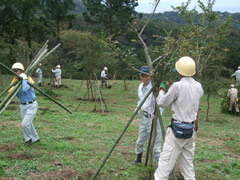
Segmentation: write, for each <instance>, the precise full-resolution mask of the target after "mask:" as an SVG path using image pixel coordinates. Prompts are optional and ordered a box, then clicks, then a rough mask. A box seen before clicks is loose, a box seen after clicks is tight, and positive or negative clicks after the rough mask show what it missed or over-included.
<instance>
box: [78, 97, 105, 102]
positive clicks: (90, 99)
mask: <svg viewBox="0 0 240 180" xmlns="http://www.w3.org/2000/svg"><path fill="white" fill-rule="evenodd" d="M75 100H81V101H95V99H94V98H89V99H88V98H75ZM97 101H99V102H100V101H101V100H100V98H97ZM103 101H105V99H103Z"/></svg>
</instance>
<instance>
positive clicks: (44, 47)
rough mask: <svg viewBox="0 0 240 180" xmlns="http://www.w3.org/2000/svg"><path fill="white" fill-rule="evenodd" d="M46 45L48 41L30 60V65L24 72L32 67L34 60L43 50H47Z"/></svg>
mask: <svg viewBox="0 0 240 180" xmlns="http://www.w3.org/2000/svg"><path fill="white" fill-rule="evenodd" d="M47 43H48V40H47V41H46V42H45V44H44V45H43V47H42V48H41V49H40V50H39V51H38V53H37V55H36V56H35V57H34V59H33V60H32V62H31V63H30V65H29V66H28V68H27V69H26V70H28V69H29V68H30V67H31V66H32V65H33V63H34V62H35V61H36V59H37V58H38V57H39V55H40V54H41V53H42V52H43V50H44V49H46V48H47Z"/></svg>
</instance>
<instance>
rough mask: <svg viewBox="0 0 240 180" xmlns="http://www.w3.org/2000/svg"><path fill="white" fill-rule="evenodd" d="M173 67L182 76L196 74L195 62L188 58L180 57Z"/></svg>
mask: <svg viewBox="0 0 240 180" xmlns="http://www.w3.org/2000/svg"><path fill="white" fill-rule="evenodd" d="M175 67H176V69H177V72H178V73H179V74H181V75H183V76H193V75H194V74H195V73H196V64H195V61H194V60H193V59H192V58H190V57H188V56H183V57H181V58H180V59H179V60H178V61H177V62H176V63H175Z"/></svg>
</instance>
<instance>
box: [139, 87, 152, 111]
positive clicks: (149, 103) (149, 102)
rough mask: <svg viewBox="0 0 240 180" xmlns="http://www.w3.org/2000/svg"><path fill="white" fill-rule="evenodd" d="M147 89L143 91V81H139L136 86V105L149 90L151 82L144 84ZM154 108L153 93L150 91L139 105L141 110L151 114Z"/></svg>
mask: <svg viewBox="0 0 240 180" xmlns="http://www.w3.org/2000/svg"><path fill="white" fill-rule="evenodd" d="M146 88H147V91H146V92H145V93H143V83H141V84H140V85H139V87H138V99H139V100H138V105H137V107H138V106H139V105H140V104H141V102H142V100H143V99H144V97H145V95H146V94H147V93H148V92H149V90H150V89H151V88H152V84H151V82H149V84H148V85H147V86H146ZM154 109H155V103H154V97H153V93H151V94H150V95H149V96H148V98H147V99H146V101H145V102H144V104H143V105H142V107H141V110H142V111H145V112H148V114H153V113H154Z"/></svg>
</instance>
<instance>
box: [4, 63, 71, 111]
mask: <svg viewBox="0 0 240 180" xmlns="http://www.w3.org/2000/svg"><path fill="white" fill-rule="evenodd" d="M0 65H1V66H3V67H5V68H6V69H7V70H8V71H10V72H11V73H13V74H14V75H15V76H17V77H18V78H19V79H22V77H20V76H19V75H18V74H17V73H16V72H14V71H13V70H12V69H10V68H8V67H7V66H5V65H4V64H2V63H0ZM28 84H29V85H30V86H31V87H34V88H35V89H37V90H38V91H39V92H40V93H41V94H43V95H44V96H46V97H47V98H48V99H50V100H51V101H53V102H54V103H56V104H57V105H59V106H60V107H62V108H63V109H64V110H66V111H67V112H69V113H70V114H72V112H71V111H70V110H69V109H68V108H66V107H65V106H63V105H62V104H61V103H60V102H58V101H57V100H55V99H54V98H52V97H51V96H49V95H47V94H46V93H45V92H43V91H42V90H41V89H39V88H38V87H37V86H35V85H34V84H31V83H29V82H28ZM0 108H1V106H0Z"/></svg>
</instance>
